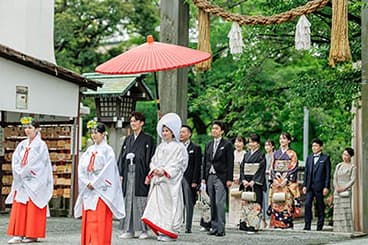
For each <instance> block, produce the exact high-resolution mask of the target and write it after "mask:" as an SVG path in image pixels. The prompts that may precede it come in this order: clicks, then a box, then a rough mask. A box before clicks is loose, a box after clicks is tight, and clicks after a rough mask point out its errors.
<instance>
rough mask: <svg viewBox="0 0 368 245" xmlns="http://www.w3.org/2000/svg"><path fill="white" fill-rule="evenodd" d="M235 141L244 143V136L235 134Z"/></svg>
mask: <svg viewBox="0 0 368 245" xmlns="http://www.w3.org/2000/svg"><path fill="white" fill-rule="evenodd" d="M235 141H241V142H243V144H244V145H245V138H244V137H243V136H241V135H238V136H236V138H235ZM235 141H234V143H235Z"/></svg>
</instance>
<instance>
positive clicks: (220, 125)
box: [212, 120, 225, 131]
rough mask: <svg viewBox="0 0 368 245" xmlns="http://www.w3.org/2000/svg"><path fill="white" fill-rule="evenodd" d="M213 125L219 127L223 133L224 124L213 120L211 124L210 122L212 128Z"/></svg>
mask: <svg viewBox="0 0 368 245" xmlns="http://www.w3.org/2000/svg"><path fill="white" fill-rule="evenodd" d="M213 125H217V126H219V127H220V128H221V130H222V131H225V128H224V123H223V122H222V121H220V120H215V121H213V122H212V126H213Z"/></svg>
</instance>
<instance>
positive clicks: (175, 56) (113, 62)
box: [96, 35, 211, 74]
mask: <svg viewBox="0 0 368 245" xmlns="http://www.w3.org/2000/svg"><path fill="white" fill-rule="evenodd" d="M210 58H211V54H209V53H207V52H203V51H199V50H195V49H191V48H187V47H183V46H179V45H174V44H168V43H161V42H155V41H154V40H153V37H152V36H151V35H149V36H148V37H147V43H145V44H142V45H140V46H137V47H134V48H132V49H130V50H128V51H126V52H125V53H122V54H120V55H118V56H116V57H114V58H112V59H110V60H108V61H106V62H105V63H103V64H101V65H99V66H97V68H96V72H99V73H104V74H135V73H144V72H157V71H163V70H171V69H176V68H181V67H186V66H191V65H194V64H197V63H201V62H203V61H205V60H208V59H210Z"/></svg>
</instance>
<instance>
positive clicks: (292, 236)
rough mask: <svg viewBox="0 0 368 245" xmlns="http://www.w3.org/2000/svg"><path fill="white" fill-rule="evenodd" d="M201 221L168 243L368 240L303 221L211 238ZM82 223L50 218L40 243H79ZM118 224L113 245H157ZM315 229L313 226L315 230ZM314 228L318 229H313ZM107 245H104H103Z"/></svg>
mask: <svg viewBox="0 0 368 245" xmlns="http://www.w3.org/2000/svg"><path fill="white" fill-rule="evenodd" d="M8 218H9V216H8V215H3V214H0V244H1V245H3V244H6V243H7V241H8V239H9V237H8V236H7V235H6V229H7V225H8ZM198 221H199V218H198V215H196V217H195V220H194V222H193V233H191V234H185V233H184V232H182V233H180V235H179V239H178V240H177V241H176V242H170V243H169V244H211V245H215V244H221V245H225V244H254V245H259V244H267V245H278V244H280V245H287V244H297V245H303V244H341V245H348V244H349V245H350V244H357V245H363V244H368V237H362V238H355V239H352V238H351V237H350V235H349V234H341V233H340V234H339V233H333V232H331V231H330V230H332V229H331V227H326V229H325V231H322V232H317V231H313V230H312V231H309V232H305V231H303V230H302V228H303V224H302V221H298V222H297V223H296V225H295V229H294V230H273V229H265V230H263V231H260V232H258V233H256V234H251V235H249V234H246V233H244V232H242V231H239V230H237V229H236V228H229V227H228V228H227V229H226V236H225V237H214V236H208V235H207V234H206V233H205V232H200V231H199V228H200V227H199V222H198ZM80 224H81V220H79V219H73V218H56V217H50V218H48V220H47V234H46V235H47V237H46V238H45V239H41V242H40V243H38V244H44V245H46V244H70V245H72V244H79V239H80ZM117 227H118V221H114V223H113V237H112V244H128V245H129V244H131V245H138V244H147V245H148V244H157V243H158V242H157V241H156V240H155V238H154V237H151V238H149V239H147V240H138V239H129V240H121V239H119V238H118V235H119V234H121V231H120V230H118V228H117ZM312 228H313V227H312ZM314 228H315V227H314ZM101 245H104V244H101Z"/></svg>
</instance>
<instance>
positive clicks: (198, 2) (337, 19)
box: [192, 0, 351, 70]
mask: <svg viewBox="0 0 368 245" xmlns="http://www.w3.org/2000/svg"><path fill="white" fill-rule="evenodd" d="M192 1H193V3H194V5H195V6H197V8H198V9H199V14H198V15H199V21H198V22H199V24H198V26H199V28H198V36H199V37H198V47H199V49H200V50H202V49H203V51H206V52H211V46H210V44H209V37H210V35H209V33H210V31H209V28H210V27H209V26H210V25H209V21H210V20H209V19H210V18H209V15H211V14H212V15H216V16H218V17H221V18H223V19H224V20H226V21H231V22H237V23H238V24H239V25H274V24H281V23H284V22H287V21H291V20H293V19H295V18H296V17H299V16H302V15H307V14H310V13H313V12H315V11H317V10H319V9H321V8H323V7H325V6H326V5H327V3H328V2H329V1H330V0H314V1H309V2H307V3H306V4H305V5H303V6H299V7H297V8H293V9H290V10H289V11H286V12H283V13H280V14H275V15H272V16H249V15H240V14H234V13H231V12H229V11H227V10H225V9H224V8H221V7H219V6H217V5H214V4H211V3H210V2H209V1H208V0H192ZM331 1H332V10H333V11H332V28H331V47H330V56H329V63H330V65H331V66H335V64H336V62H343V61H348V60H351V52H350V47H349V40H348V18H347V16H348V14H347V13H348V0H331ZM210 67H211V63H210V61H208V62H207V63H203V64H198V65H197V68H199V69H200V70H207V69H209V68H210Z"/></svg>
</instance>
